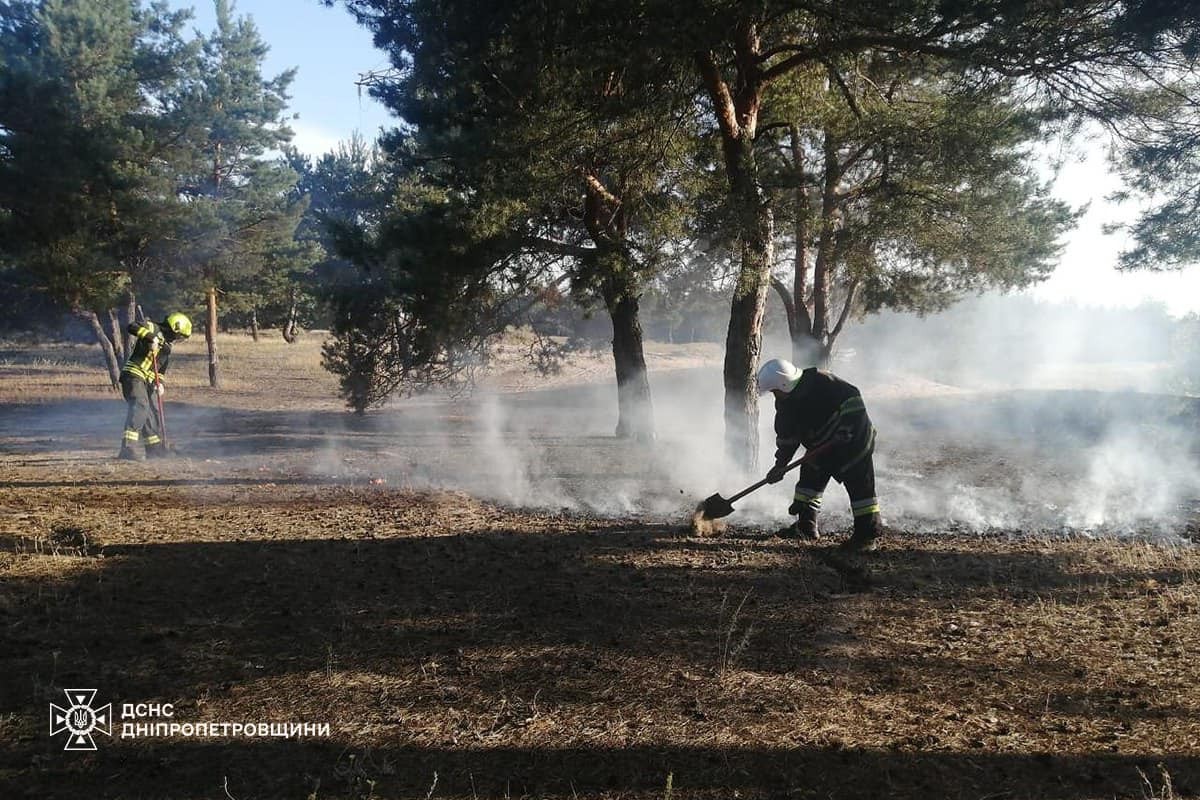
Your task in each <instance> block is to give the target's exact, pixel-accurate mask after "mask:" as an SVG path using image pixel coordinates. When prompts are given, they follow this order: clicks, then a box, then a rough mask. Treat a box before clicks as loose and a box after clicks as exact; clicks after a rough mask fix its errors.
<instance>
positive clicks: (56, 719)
mask: <svg viewBox="0 0 1200 800" xmlns="http://www.w3.org/2000/svg"><path fill="white" fill-rule="evenodd" d="M63 694H65V695H66V696H67V707H66V708H62V707H61V706H58V705H56V704H54V703H51V704H50V735H51V736H54V735H56V734H59V733H62V732H63V731H66V732H67V733H68V734H69V736H68V737H67V745H66V747H64V748H63V749H64V750H95V749H96V741H95V740H94V739H92V731H100V733H103V734H104V735H105V736H112V703H107V704H105V705H103V706H101V707H99V708H95V707H94V706H93V705H92V701H94V700H95V699H96V690H95V689H63Z"/></svg>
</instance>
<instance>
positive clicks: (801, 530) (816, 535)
mask: <svg viewBox="0 0 1200 800" xmlns="http://www.w3.org/2000/svg"><path fill="white" fill-rule="evenodd" d="M775 535H776V536H778V537H779V538H780V539H810V540H816V539H820V538H821V531H820V530H818V529H817V512H816V511H814V510H813V509H811V508H806V509H802V510H801V511H800V515H799V516H798V517H797V518H796V521H795V522H793V523H792V524H791V525H788V526H787V527H786V528H780V529H779V530H778V531H776V532H775Z"/></svg>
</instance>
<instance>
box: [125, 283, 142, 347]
mask: <svg viewBox="0 0 1200 800" xmlns="http://www.w3.org/2000/svg"><path fill="white" fill-rule="evenodd" d="M139 312H140V309H139V308H138V304H137V295H135V294H134V293H133V289H132V288H131V289H128V290H126V292H125V316H124V318H123V319H122V320H121V322H122V325H121V331H122V332H123V333H125V335H124V337H123V338H122V339H121V348H122V351H123V353H122V355H124V357H125V358H129V355H130V353H132V352H133V346H134V345H135V344H137V339H136V338H134V335H133V334H132V333H128V332H127V331H128V329H129V325H130V324H131V323H133V322H137V320H138V317H139V316H140V313H139Z"/></svg>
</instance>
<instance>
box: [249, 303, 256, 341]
mask: <svg viewBox="0 0 1200 800" xmlns="http://www.w3.org/2000/svg"><path fill="white" fill-rule="evenodd" d="M250 338H251V339H253V340H254V341H256V342H257V341H258V309H257V308H252V309H250Z"/></svg>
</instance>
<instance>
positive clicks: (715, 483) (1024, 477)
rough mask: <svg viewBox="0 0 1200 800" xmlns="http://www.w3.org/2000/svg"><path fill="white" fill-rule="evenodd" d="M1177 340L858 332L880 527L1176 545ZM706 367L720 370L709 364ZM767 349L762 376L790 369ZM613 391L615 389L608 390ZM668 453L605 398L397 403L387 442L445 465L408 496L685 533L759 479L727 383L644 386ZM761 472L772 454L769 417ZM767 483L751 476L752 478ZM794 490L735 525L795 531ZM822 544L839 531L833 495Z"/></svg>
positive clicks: (1046, 326) (433, 466) (570, 390)
mask: <svg viewBox="0 0 1200 800" xmlns="http://www.w3.org/2000/svg"><path fill="white" fill-rule="evenodd" d="M1171 330H1172V321H1171V320H1170V319H1169V318H1167V317H1166V316H1165V315H1164V314H1162V313H1161V312H1160V311H1158V310H1156V309H1141V310H1135V311H1118V312H1084V311H1079V310H1077V309H1070V308H1067V309H1063V308H1055V307H1047V306H1040V305H1036V304H1034V303H1032V302H1031V301H1027V300H1024V299H1021V298H1002V299H986V300H980V301H974V302H972V303H969V304H967V305H966V306H964V307H961V308H957V309H954V310H952V311H951V312H949V313H948V314H945V315H939V316H935V317H933V318H930V319H928V320H919V319H916V318H912V317H901V316H889V317H883V318H873V319H871V320H870V321H868V322H867V323H866V324H863V325H861V326H858V327H857V328H855V329H854V330H853V331H851V332H850V334H849V335H848V336H847V340H846V342H845V344H844V346H843V347H842V349H841V350H840V352H839V354H838V356H837V357H836V358H835V362H834V364H833V367H832V369H833V370H834V371H835V372H837V373H838V374H839V375H841V376H842V377H844V378H846V379H847V380H850V381H851V382H853V383H856V384H857V385H858V386H859V387H860V388H861V389H862V390H863V392H864V395H865V397H866V399H867V405H868V408H869V409H870V412H871V414H872V417H873V419H874V420H875V422H876V425H877V427H878V428H879V430H880V435H879V444H878V452H877V457H876V465H877V483H878V488H879V495H880V497H881V499H882V501H883V505H884V510H885V517H886V518H887V520H888V522H889V523H890V524H892V525H896V526H900V527H903V528H905V529H911V530H916V531H929V532H936V531H940V530H948V529H968V530H976V531H986V530H1000V531H1011V532H1036V533H1057V532H1063V531H1068V530H1070V531H1090V532H1096V533H1164V532H1166V533H1169V532H1179V531H1181V530H1183V529H1184V528H1186V527H1187V526H1188V525H1189V524H1193V525H1194V522H1189V521H1190V520H1194V518H1195V514H1196V512H1197V511H1200V501H1198V498H1200V468H1198V466H1197V439H1196V435H1195V432H1196V422H1197V420H1198V419H1200V402H1198V401H1196V400H1194V399H1190V398H1188V397H1186V396H1183V395H1182V394H1180V393H1178V392H1177V391H1173V389H1174V385H1175V382H1176V380H1177V379H1179V378H1180V376H1179V375H1178V374H1177V372H1175V371H1173V369H1172V367H1171V359H1172V357H1173V354H1172V349H1171ZM714 352H715V351H714ZM787 352H788V347H787V345H786V342H782V341H780V340H779V339H778V338H777V337H769V338H768V341H767V345H766V347H765V349H764V357H768V356H771V355H777V354H780V355H786V354H787ZM604 377H607V376H604ZM651 383H652V388H653V394H654V404H655V416H656V420H657V425H658V431H659V439H658V441H657V442H656V443H654V444H653V445H645V444H637V443H632V442H622V441H617V440H614V439H613V438H612V436H611V434H612V431H613V429H614V427H615V425H616V395H615V393H616V390H615V386H613V385H612V383H611V378H609V379H608V382H607V383H592V384H587V385H571V384H570V383H569V382H568V383H566V384H558V385H550V386H547V388H544V389H541V390H537V391H529V392H523V393H517V394H512V393H502V394H497V393H491V392H488V391H486V390H483V391H480V392H478V393H477V394H476V395H474V396H473V397H471V398H470V399H467V400H463V401H459V402H458V403H457V404H456V405H455V409H454V412H453V413H452V414H449V415H446V414H444V413H442V411H440V410H439V404H437V403H431V402H430V401H423V402H422V401H417V402H407V403H399V404H397V405H396V406H394V407H393V409H392V412H390V414H389V416H393V417H394V419H395V420H397V424H398V425H399V430H398V431H397V433H398V434H399V435H400V436H401V437H402V438H403V437H404V436H405V431H408V430H410V428H411V427H412V426H414V425H416V426H419V427H420V428H421V429H422V430H423V431H424V432H425V433H424V435H425V436H426V437H428V438H429V440H430V441H431V442H434V443H436V446H435V448H434V449H436V450H438V451H441V455H436V456H435V455H434V454H433V453H429V456H430V457H429V458H425V457H421V456H420V455H416V456H414V457H413V460H412V465H411V469H410V470H409V472H408V473H407V474H408V475H409V478H410V480H412V481H413V482H415V483H417V484H418V485H428V486H440V487H447V486H449V487H453V488H459V489H462V490H464V491H468V492H470V493H472V494H476V495H480V496H483V497H486V498H491V499H495V500H497V501H501V502H504V503H509V504H515V505H521V506H534V507H542V508H563V509H569V510H574V511H587V512H593V513H600V514H608V515H629V514H645V515H649V516H652V517H658V516H661V517H663V518H666V519H670V518H679V516H680V515H681V514H682V513H683V512H685V511H686V510H688V509H689V508H690V507H691V505H692V504H694V503H695V502H696V501H697V500H699V499H702V498H703V497H705V496H707V495H708V494H711V493H713V492H718V491H719V492H721V493H722V494H724V495H726V496H729V495H731V494H733V493H734V492H736V491H737V490H739V489H740V488H742V487H744V486H745V485H746V484H748V483H750V482H752V481H753V480H755V479H757V477H759V474H752V475H745V474H742V473H740V472H739V471H738V470H737V469H735V468H734V467H732V466H731V465H730V464H729V463H728V462H727V461H726V459H725V457H724V452H723V421H722V391H723V390H722V384H721V377H720V371H719V366H718V365H717V364H714V363H709V364H707V365H705V366H697V367H694V368H690V369H679V368H676V369H667V370H654V369H653V367H652V373H651ZM761 412H762V416H761V420H760V427H761V431H762V461H761V464H762V470H763V471H765V469H766V467H767V466H768V465H769V463H770V459H771V454H772V452H773V450H774V444H773V433H772V431H771V421H772V417H773V407H772V403H771V401H770V398H765V399H764V400H763V402H762V404H761ZM760 474H761V473H760ZM792 484H793V481H792V480H790V479H789V480H785V481H784V482H783V483H782V484H779V485H777V486H769V487H766V488H764V489H762V490H760V491H759V492H757V493H755V494H753V495H751V496H749V497H747V498H745V499H743V500H741V501H740V502H738V503H737V513H736V515H735V516H734V517H731V518H730V521H731V522H732V523H733V524H735V525H742V526H748V527H751V528H771V527H774V526H776V525H778V524H782V523H784V522H786V519H787V518H786V508H787V505H788V502H789V498H790V494H791V487H792ZM825 509H826V510H825V512H824V513H823V516H822V519H823V520H824V521H825V525H826V527H827V528H837V527H842V526H844V525H846V524H848V522H849V515H848V511H847V501H846V497H845V493H844V491H843V490H842V489H841V488H840V487H839V486H838V485H837V484H835V483H831V484H830V488H829V490H828V491H827V494H826V500H825Z"/></svg>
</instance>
